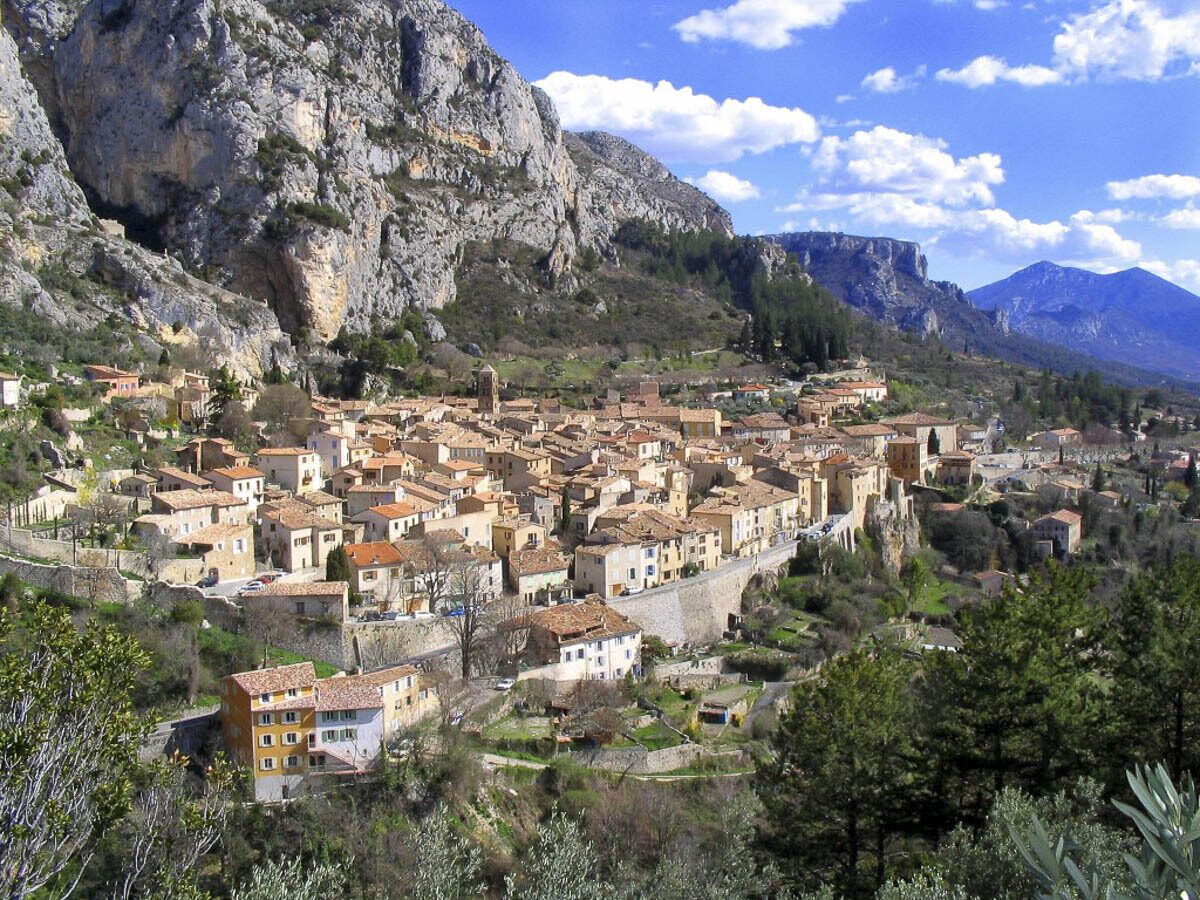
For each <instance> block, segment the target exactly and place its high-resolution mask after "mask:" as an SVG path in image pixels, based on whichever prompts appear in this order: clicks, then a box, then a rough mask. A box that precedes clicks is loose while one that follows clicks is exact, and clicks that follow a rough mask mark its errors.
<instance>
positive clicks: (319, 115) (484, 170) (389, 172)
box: [4, 0, 730, 339]
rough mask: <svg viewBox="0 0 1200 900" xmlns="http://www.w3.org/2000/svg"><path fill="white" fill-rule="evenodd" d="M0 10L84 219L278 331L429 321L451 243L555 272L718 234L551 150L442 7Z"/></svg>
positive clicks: (528, 110) (604, 141) (680, 192)
mask: <svg viewBox="0 0 1200 900" xmlns="http://www.w3.org/2000/svg"><path fill="white" fill-rule="evenodd" d="M4 2H5V3H6V4H7V6H6V11H8V9H9V8H11V12H12V14H13V21H12V22H11V23H6V24H8V26H9V28H10V29H11V30H13V31H14V32H16V33H18V34H19V35H20V36H21V39H22V40H23V41H25V42H26V43H28V44H29V47H28V50H27V52H26V54H25V56H26V58H27V59H30V60H33V59H38V60H47V59H49V60H51V61H52V63H53V65H52V76H51V78H50V79H49V83H48V84H47V85H45V86H44V87H41V90H42V92H43V94H46V93H49V94H50V95H51V96H52V101H50V102H51V105H52V108H53V113H54V116H55V119H56V127H57V128H58V130H59V131H60V133H61V135H62V136H63V138H64V140H65V143H66V147H67V158H68V161H69V163H70V166H71V170H72V172H73V173H74V175H75V178H76V180H77V181H78V182H79V183H80V184H81V185H82V186H83V188H84V189H85V191H86V192H87V194H88V197H89V199H90V200H91V201H92V205H93V208H95V209H96V210H97V211H98V212H99V213H101V214H102V215H110V216H112V217H115V218H117V219H119V220H120V221H122V222H123V223H125V225H126V227H127V228H128V231H129V234H130V236H131V237H134V238H135V239H137V240H139V241H140V242H142V243H143V244H145V245H146V246H148V247H151V248H155V249H168V250H170V251H171V252H172V253H173V254H177V255H178V256H179V257H180V258H181V259H182V260H183V262H184V264H185V265H186V266H187V268H188V269H189V270H190V271H192V272H196V273H203V275H204V276H205V277H206V278H210V279H213V280H216V281H217V282H219V283H221V284H223V285H224V286H225V287H228V288H229V289H231V290H234V291H237V292H239V293H243V294H246V295H248V296H251V297H254V298H258V299H260V300H263V301H265V302H266V303H268V304H269V305H270V307H271V308H272V309H273V310H274V311H275V313H276V315H277V316H278V319H279V321H280V322H281V323H282V324H283V326H284V328H285V329H286V330H288V331H290V332H292V333H293V334H311V335H312V336H313V337H315V338H318V339H329V338H331V337H333V335H334V334H336V332H337V331H338V329H339V328H340V327H341V326H342V325H343V324H346V325H349V326H351V327H354V328H358V329H366V328H369V327H370V326H371V323H372V322H373V321H376V320H380V319H382V320H390V319H394V318H395V316H396V315H397V314H398V313H399V312H400V311H401V310H403V309H404V308H406V307H408V306H410V305H416V306H418V307H421V308H423V309H436V308H438V307H440V306H441V305H443V304H445V303H446V302H448V301H450V300H452V299H453V298H454V297H455V291H456V287H455V282H454V270H455V265H456V263H457V261H458V260H459V258H460V254H461V250H462V247H463V246H464V245H465V244H467V243H470V242H477V241H483V240H491V239H494V238H503V239H508V240H513V241H517V242H520V243H523V244H527V245H529V246H533V247H536V248H538V249H539V250H540V251H541V252H543V253H544V254H545V266H546V268H547V269H549V270H550V272H551V273H552V274H554V275H560V274H562V273H563V272H564V271H566V270H567V269H569V267H570V266H571V265H572V262H573V260H574V259H575V257H576V256H577V255H578V253H579V251H580V249H581V248H582V247H599V248H601V249H603V248H604V246H605V245H606V243H607V241H608V238H609V237H610V236H611V235H612V233H613V232H614V230H615V228H616V227H617V225H618V224H619V223H620V221H622V220H623V219H624V218H627V217H630V216H650V217H652V218H654V219H655V220H656V221H660V222H662V223H663V224H666V225H668V226H669V227H673V228H716V229H717V230H720V231H724V232H728V231H729V230H730V227H729V217H728V215H727V214H725V213H724V211H723V210H721V209H720V207H718V206H716V204H714V203H712V201H709V200H708V199H707V198H705V197H704V196H703V195H702V194H700V193H699V192H698V191H696V190H695V189H693V188H690V187H688V186H687V185H684V184H682V183H681V182H679V181H678V180H676V179H674V178H673V177H672V176H670V175H669V173H667V172H666V171H665V169H663V168H662V167H661V166H660V165H658V164H657V163H655V162H654V161H653V160H651V159H650V158H649V157H646V156H645V155H644V154H641V153H640V151H637V150H636V149H635V148H632V147H631V146H630V145H628V144H627V143H625V142H623V141H618V140H617V139H615V138H607V137H605V136H601V135H588V136H582V137H579V138H564V135H563V133H562V132H561V130H560V128H559V123H558V118H557V115H556V114H555V113H554V109H553V105H552V104H551V103H550V101H549V99H548V98H547V97H546V96H545V95H544V94H542V93H541V92H540V91H538V90H536V89H534V88H533V87H531V86H530V85H529V84H527V83H526V82H525V81H524V80H523V79H522V78H521V77H520V76H519V75H518V74H517V72H516V70H515V69H514V68H513V67H512V66H511V65H510V64H509V63H508V62H506V61H505V60H503V59H501V58H500V57H499V56H497V55H496V54H495V52H493V51H492V49H491V48H490V47H489V46H488V44H487V42H486V41H485V40H484V38H483V36H482V35H481V34H480V32H479V31H478V29H476V28H475V27H474V26H473V25H471V24H470V23H469V22H467V21H466V20H465V19H463V18H462V17H461V16H459V15H458V14H457V13H455V12H454V11H453V10H451V9H449V8H448V7H446V6H445V5H444V4H443V3H441V2H439V0H319V2H298V0H92V2H90V3H87V5H86V6H85V7H83V9H82V11H78V15H77V18H76V19H75V20H74V21H73V22H71V23H70V27H69V28H68V27H67V24H68V21H69V20H70V17H71V14H72V13H73V12H75V11H76V8H75V6H74V4H72V3H69V2H68V0H58V2H53V0H4ZM52 13H53V14H52ZM39 35H40V38H39ZM39 65H40V63H39ZM581 169H582V170H585V171H584V172H583V173H582V174H581Z"/></svg>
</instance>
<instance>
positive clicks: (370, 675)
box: [355, 665, 421, 686]
mask: <svg viewBox="0 0 1200 900" xmlns="http://www.w3.org/2000/svg"><path fill="white" fill-rule="evenodd" d="M419 674H421V670H420V669H418V668H417V667H416V666H408V665H400V666H388V667H387V668H385V669H377V670H376V671H374V672H367V673H365V674H363V675H357V676H355V677H356V678H359V679H361V680H362V681H363V682H365V683H366V684H376V685H381V686H382V685H385V684H390V683H391V682H393V681H399V680H400V679H401V678H407V677H408V676H409V675H419Z"/></svg>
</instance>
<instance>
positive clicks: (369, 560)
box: [346, 541, 404, 569]
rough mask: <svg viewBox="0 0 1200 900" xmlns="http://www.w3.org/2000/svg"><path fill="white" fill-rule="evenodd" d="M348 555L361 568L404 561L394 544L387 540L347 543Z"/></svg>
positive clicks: (391, 564)
mask: <svg viewBox="0 0 1200 900" xmlns="http://www.w3.org/2000/svg"><path fill="white" fill-rule="evenodd" d="M346 555H347V556H349V557H350V562H351V563H352V564H353V565H355V566H356V567H358V568H360V569H365V568H368V567H370V566H396V565H399V564H400V563H402V562H403V561H404V557H403V556H402V555H401V553H400V551H398V550H397V549H396V547H395V545H394V544H390V543H388V542H387V541H371V542H369V543H366V544H347V545H346Z"/></svg>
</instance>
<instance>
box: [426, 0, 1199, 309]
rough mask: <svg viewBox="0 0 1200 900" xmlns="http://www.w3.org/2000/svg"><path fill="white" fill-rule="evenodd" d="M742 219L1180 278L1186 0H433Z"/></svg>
mask: <svg viewBox="0 0 1200 900" xmlns="http://www.w3.org/2000/svg"><path fill="white" fill-rule="evenodd" d="M450 3H451V5H452V6H454V7H455V8H457V9H458V10H459V11H460V12H461V13H463V15H465V16H466V17H467V18H469V19H471V20H472V21H473V22H475V23H476V24H477V25H478V26H479V27H480V28H481V29H482V30H483V33H484V34H485V35H486V36H487V38H488V39H489V41H490V42H491V44H492V46H493V48H494V49H495V50H496V51H497V52H498V53H500V54H501V55H502V56H504V57H506V58H508V59H509V60H511V61H512V62H513V63H514V65H515V66H516V67H517V69H518V70H519V71H520V73H521V74H522V75H523V76H524V77H525V78H526V79H527V80H529V81H531V82H533V83H535V84H537V85H539V86H540V87H542V88H543V89H544V90H546V92H547V93H549V94H550V96H551V97H552V98H553V99H554V101H555V105H556V107H557V108H558V111H559V115H560V117H561V119H562V124H563V127H564V128H566V129H568V130H573V131H583V130H589V129H599V130H604V131H609V132H612V133H614V134H619V135H621V136H622V137H625V138H628V139H629V140H631V141H633V142H634V143H635V144H637V145H638V146H640V147H642V148H643V149H645V150H647V151H649V152H650V153H652V154H654V155H655V156H657V157H658V158H659V159H661V160H662V161H663V162H664V163H665V164H666V165H667V166H669V167H670V169H671V171H673V172H674V173H675V174H676V175H678V176H679V177H681V178H685V179H687V180H688V181H690V182H691V183H693V184H696V185H698V186H700V187H701V188H703V189H704V190H706V191H707V192H708V193H709V194H710V195H711V196H713V197H714V198H715V199H717V200H718V201H720V202H721V203H722V205H724V206H725V208H726V209H728V210H729V211H730V213H731V214H732V215H733V219H734V227H735V228H736V230H737V231H738V232H739V233H742V234H764V233H772V232H778V231H807V230H820V231H843V232H846V233H849V234H861V235H872V236H886V237H894V238H900V239H904V240H913V241H919V242H920V243H921V245H922V247H923V248H924V250H925V253H926V255H927V256H928V258H929V268H930V275H931V277H933V278H936V279H943V280H949V281H955V282H957V283H958V284H960V285H962V286H963V287H965V288H967V289H971V288H975V287H979V286H981V285H984V284H989V283H991V282H993V281H996V280H998V279H1000V278H1004V277H1006V276H1007V275H1009V274H1011V273H1012V272H1014V271H1016V270H1018V269H1020V268H1023V267H1024V266H1026V265H1029V264H1031V263H1034V262H1038V261H1040V260H1050V261H1052V262H1057V263H1060V264H1062V265H1075V266H1081V267H1083V268H1088V269H1092V270H1094V271H1098V272H1110V271H1116V270H1120V269H1126V268H1129V267H1131V266H1142V267H1144V268H1147V269H1149V270H1150V271H1153V272H1155V273H1156V274H1158V275H1161V276H1163V277H1165V278H1168V279H1170V280H1173V281H1175V282H1177V283H1179V284H1182V285H1183V286H1184V287H1187V288H1189V289H1190V290H1193V291H1200V0H641V2H639V0H600V2H598V0H450Z"/></svg>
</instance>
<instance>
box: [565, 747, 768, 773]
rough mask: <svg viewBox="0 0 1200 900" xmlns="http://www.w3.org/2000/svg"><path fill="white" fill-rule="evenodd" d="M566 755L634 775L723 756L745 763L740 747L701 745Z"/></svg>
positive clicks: (674, 768) (588, 764)
mask: <svg viewBox="0 0 1200 900" xmlns="http://www.w3.org/2000/svg"><path fill="white" fill-rule="evenodd" d="M569 758H570V759H573V760H574V761H575V762H577V763H579V764H580V765H582V766H587V767H588V768H591V769H603V770H604V771H606V772H629V773H630V774H633V775H656V774H659V773H661V772H673V771H675V770H676V769H686V768H687V767H688V766H691V765H694V764H695V763H697V762H700V761H702V760H714V759H724V760H731V761H733V762H735V763H744V762H746V754H745V752H744V751H742V750H732V751H725V752H722V753H714V752H713V751H712V750H709V749H708V748H707V747H704V746H702V745H700V744H679V745H677V746H675V747H664V748H663V749H661V750H647V749H646V748H645V747H621V748H618V749H608V750H574V751H572V752H571V753H570V754H569Z"/></svg>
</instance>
